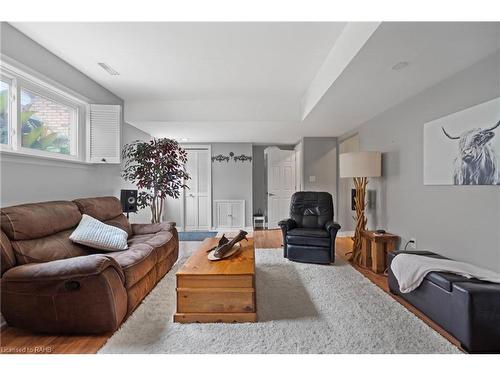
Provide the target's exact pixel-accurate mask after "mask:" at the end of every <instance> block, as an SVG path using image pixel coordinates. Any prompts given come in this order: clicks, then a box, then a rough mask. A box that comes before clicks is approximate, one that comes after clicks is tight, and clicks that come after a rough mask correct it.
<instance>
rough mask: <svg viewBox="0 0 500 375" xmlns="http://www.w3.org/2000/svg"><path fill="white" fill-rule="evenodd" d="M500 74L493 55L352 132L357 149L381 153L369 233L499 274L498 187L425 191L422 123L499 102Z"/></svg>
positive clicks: (498, 61) (499, 62) (427, 188)
mask: <svg viewBox="0 0 500 375" xmlns="http://www.w3.org/2000/svg"><path fill="white" fill-rule="evenodd" d="M499 67H500V55H499V54H496V55H493V56H490V57H489V58H487V59H485V60H483V61H480V62H479V63H477V64H475V65H473V66H471V67H470V68H468V69H466V70H464V71H462V72H459V73H458V74H456V75H454V76H452V77H450V78H448V79H446V80H444V81H442V82H441V83H439V84H437V85H436V86H434V87H432V88H430V89H428V90H426V91H424V92H422V93H420V94H418V95H416V96H414V97H413V98H411V99H409V100H407V101H405V102H403V103H401V104H400V105H398V106H396V107H394V108H392V109H390V110H388V111H386V112H385V113H382V114H381V115H379V116H377V117H376V118H374V119H372V120H370V121H368V122H367V123H365V124H363V125H362V126H361V127H360V128H359V129H357V130H356V131H357V132H358V134H359V139H360V149H361V150H377V151H381V152H383V156H382V163H383V165H382V174H383V177H382V178H378V179H372V181H371V182H370V184H369V188H370V189H374V190H375V191H376V202H375V207H374V208H373V209H369V210H368V226H369V228H385V229H387V230H389V231H391V232H393V233H395V234H398V235H400V236H402V246H404V244H405V243H406V241H407V240H408V239H409V238H412V237H414V238H416V240H417V247H418V248H420V249H427V250H433V251H435V252H437V253H440V254H443V255H445V256H449V257H452V258H454V259H457V260H464V261H468V262H471V263H473V264H477V265H480V266H484V267H486V268H490V269H493V270H496V271H500V186H424V185H423V125H424V123H426V122H428V121H430V120H433V119H436V118H440V117H442V116H445V115H447V114H450V113H454V112H457V111H460V110H463V109H465V108H467V107H470V106H474V105H476V104H479V103H482V102H485V101H488V100H491V99H493V98H495V97H498V96H500V70H499ZM497 136H500V133H498V132H497ZM342 199H348V197H342ZM345 220H346V219H345V218H341V221H345Z"/></svg>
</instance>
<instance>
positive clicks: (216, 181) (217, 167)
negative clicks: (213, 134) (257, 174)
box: [212, 143, 253, 227]
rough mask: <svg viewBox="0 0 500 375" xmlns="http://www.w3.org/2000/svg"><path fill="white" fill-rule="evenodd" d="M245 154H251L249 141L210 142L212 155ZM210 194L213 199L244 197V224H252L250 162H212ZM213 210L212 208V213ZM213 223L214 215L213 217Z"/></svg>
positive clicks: (248, 225)
mask: <svg viewBox="0 0 500 375" xmlns="http://www.w3.org/2000/svg"><path fill="white" fill-rule="evenodd" d="M231 151H232V152H234V154H235V155H241V154H245V155H247V156H252V144H251V143H212V155H213V156H215V155H219V154H223V155H228V154H229V153H230V152H231ZM212 196H213V199H214V200H215V199H244V200H245V216H246V217H245V225H246V226H247V227H250V226H252V199H253V197H252V163H250V162H248V161H245V162H241V161H238V162H235V161H233V160H230V161H229V162H228V163H226V162H225V161H224V162H221V163H219V162H217V161H216V162H213V163H212ZM214 211H215V210H212V213H214ZM213 223H215V216H214V217H213Z"/></svg>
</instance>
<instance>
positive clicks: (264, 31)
mask: <svg viewBox="0 0 500 375" xmlns="http://www.w3.org/2000/svg"><path fill="white" fill-rule="evenodd" d="M350 24H351V25H352V24H353V23H350ZM499 25H500V24H499V23H451V22H447V23H382V25H381V26H379V27H378V29H376V31H375V32H374V33H373V34H372V35H371V37H369V39H367V41H366V42H365V43H364V45H363V46H362V48H361V49H360V50H359V52H358V53H357V54H356V55H355V56H354V57H353V58H352V59H350V62H349V63H348V65H347V66H346V67H345V68H344V70H343V71H342V73H341V74H340V75H339V76H338V78H336V80H335V81H334V82H333V83H332V84H331V85H330V83H328V85H327V87H329V88H328V90H327V91H326V92H325V93H324V95H323V96H322V97H321V98H320V100H319V102H318V103H317V104H316V105H315V107H314V108H313V109H312V111H311V112H309V114H308V115H307V117H306V118H305V119H304V120H303V121H302V117H301V103H300V100H301V99H302V97H303V95H304V93H305V92H306V91H307V89H308V88H309V85H310V83H311V81H313V79H314V78H315V76H316V73H317V72H318V71H319V70H320V67H321V65H322V64H323V62H324V61H325V59H326V58H327V56H328V54H329V52H330V51H331V50H332V48H333V47H334V46H335V43H336V41H338V40H339V38H342V37H344V38H345V33H344V34H343V33H342V32H343V30H346V23H71V24H69V23H13V26H14V27H16V28H18V29H19V30H20V31H22V32H24V33H25V34H27V35H28V36H29V37H31V38H32V39H34V40H35V41H37V42H38V43H40V44H42V45H43V46H45V47H46V48H47V49H49V50H50V51H52V52H53V53H55V54H56V55H58V56H60V57H61V58H63V59H64V60H66V61H67V62H69V63H70V64H72V65H73V66H75V67H76V68H78V69H79V70H81V71H82V72H83V73H85V74H87V75H88V76H89V77H91V78H92V79H94V80H96V81H97V82H99V83H100V84H102V85H103V86H104V87H106V88H108V89H109V90H111V91H112V92H114V93H115V94H117V95H118V96H120V97H122V98H123V99H124V100H125V115H126V120H127V121H128V122H130V123H131V124H133V125H135V126H137V127H139V128H141V129H143V130H145V131H148V132H149V133H150V134H152V135H154V136H167V137H174V138H178V139H180V138H188V139H189V141H193V142H195V141H206V142H213V141H219V142H224V141H226V142H237V141H240V142H241V141H244V142H256V143H293V142H295V141H297V140H298V139H299V138H300V137H303V136H339V135H342V134H344V133H345V132H347V131H349V130H351V129H353V128H354V127H355V126H357V125H359V124H361V123H363V122H365V121H367V120H369V119H370V118H372V117H374V116H376V115H377V114H379V113H381V112H383V111H385V110H387V109H389V108H390V107H392V106H394V105H396V104H397V103H399V102H401V101H403V100H405V99H407V98H409V97H411V96H412V95H415V94H416V93H418V92H420V91H422V90H424V89H425V88H427V87H430V86H432V85H434V84H436V83H437V82H439V81H441V80H443V79H445V78H447V77H449V76H450V75H452V74H454V73H456V72H458V71H460V70H462V69H464V68H466V67H468V66H470V65H472V64H473V63H475V62H477V61H479V60H480V59H482V58H484V57H486V56H487V55H489V54H491V53H493V52H494V51H496V50H498V49H499V48H500V42H499V40H500V26H499ZM344 42H345V40H344ZM340 50H341V49H340ZM339 53H341V52H339ZM399 61H408V62H410V65H409V66H408V67H407V68H406V69H403V70H399V71H394V70H392V69H391V67H392V66H393V65H394V64H396V63H397V62H399ZM97 62H106V63H108V64H109V65H111V66H112V67H113V68H114V69H115V70H117V71H118V72H119V73H120V75H119V76H110V75H108V73H106V72H105V71H103V70H102V69H101V68H100V67H98V66H97Z"/></svg>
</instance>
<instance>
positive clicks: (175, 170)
mask: <svg viewBox="0 0 500 375" xmlns="http://www.w3.org/2000/svg"><path fill="white" fill-rule="evenodd" d="M122 158H123V160H124V161H125V165H124V167H123V171H122V177H123V178H124V179H125V180H127V181H131V182H132V183H134V184H135V185H136V186H137V188H138V190H139V192H138V195H137V206H138V207H139V208H146V207H150V208H151V223H159V222H160V221H161V216H162V213H163V206H164V203H165V199H166V198H167V197H172V198H179V196H180V193H181V189H183V188H185V187H187V186H186V185H185V184H184V182H185V181H186V180H187V179H189V175H188V174H187V173H186V171H185V169H184V164H185V163H186V161H187V153H186V151H185V150H184V149H183V148H182V147H181V146H179V143H178V142H177V141H175V140H173V139H168V138H159V139H152V140H151V141H147V142H145V141H134V142H132V143H130V144H127V145H125V146H123V150H122Z"/></svg>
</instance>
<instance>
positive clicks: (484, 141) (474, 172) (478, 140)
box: [441, 121, 500, 185]
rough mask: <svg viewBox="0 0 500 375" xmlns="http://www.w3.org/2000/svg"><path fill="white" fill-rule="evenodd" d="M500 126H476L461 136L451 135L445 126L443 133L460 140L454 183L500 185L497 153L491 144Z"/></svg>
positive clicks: (499, 123)
mask: <svg viewBox="0 0 500 375" xmlns="http://www.w3.org/2000/svg"><path fill="white" fill-rule="evenodd" d="M499 126H500V121H498V122H497V124H496V125H494V126H492V127H490V128H487V129H482V128H474V129H470V130H466V131H464V132H463V133H462V134H461V135H460V136H451V135H450V134H449V133H448V132H447V131H446V130H445V129H444V127H441V129H443V133H444V135H445V136H447V137H448V138H449V139H453V140H458V156H457V157H456V159H455V162H454V170H453V183H454V184H455V185H499V184H500V168H499V166H498V160H497V155H496V153H495V150H494V148H493V145H492V144H491V142H490V141H491V139H492V138H493V137H495V132H494V130H495V129H496V128H498V127H499Z"/></svg>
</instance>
